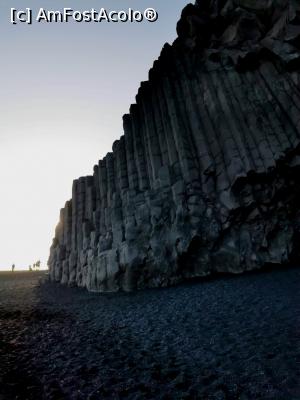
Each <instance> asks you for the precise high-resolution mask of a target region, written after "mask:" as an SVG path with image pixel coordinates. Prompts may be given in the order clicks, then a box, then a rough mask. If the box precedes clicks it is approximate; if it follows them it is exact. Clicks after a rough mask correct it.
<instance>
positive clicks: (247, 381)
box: [0, 268, 300, 400]
mask: <svg viewBox="0 0 300 400" xmlns="http://www.w3.org/2000/svg"><path fill="white" fill-rule="evenodd" d="M299 289H300V272H299V269H298V268H293V269H290V268H288V269H286V270H278V271H276V270H273V271H272V272H271V273H270V272H269V273H267V272H263V273H255V274H254V273H253V274H246V275H241V276H238V277H233V278H228V277H224V278H221V279H218V280H207V281H204V282H201V283H191V284H188V285H187V284H185V285H181V286H178V287H174V288H168V289H155V290H146V291H141V292H136V293H132V294H125V293H118V294H113V295H110V294H105V295H104V294H93V293H88V292H87V291H83V290H80V289H77V288H73V289H70V288H64V287H61V286H60V285H56V284H53V283H48V284H44V285H42V286H40V285H39V284H38V278H37V276H36V275H31V276H30V275H29V274H28V273H19V272H15V273H14V274H11V273H6V274H4V273H0V325H1V329H0V365H1V368H0V398H1V399H3V400H15V399H17V398H19V399H24V400H25V399H27V400H37V399H45V400H59V399H68V400H75V399H76V400H87V399H89V400H99V399H130V400H133V399H157V400H159V399H161V400H163V399H164V400H166V399H178V400H182V399H191V400H194V399H195V400H199V399H200V400H202V399H203V400H220V399H222V400H241V399H243V400H253V399H255V400H297V399H299V397H300V384H299V383H300V369H299V360H300V337H299V332H300V325H299V324H300V308H299V303H300V302H299V300H300V298H299V293H300V290H299Z"/></svg>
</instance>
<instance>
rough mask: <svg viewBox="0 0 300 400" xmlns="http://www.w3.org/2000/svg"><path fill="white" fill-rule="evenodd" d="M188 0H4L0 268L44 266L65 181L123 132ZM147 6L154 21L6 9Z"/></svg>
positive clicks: (0, 20) (65, 194) (0, 24)
mask: <svg viewBox="0 0 300 400" xmlns="http://www.w3.org/2000/svg"><path fill="white" fill-rule="evenodd" d="M187 3H188V0H52V1H49V0H1V5H0V38H1V39H0V53H1V74H0V103H1V104H0V182H1V191H0V195H1V197H0V199H1V200H0V269H7V268H10V267H11V264H12V263H15V264H16V269H21V268H28V265H29V264H32V263H33V262H35V261H37V260H38V259H41V261H42V264H43V265H46V261H47V258H48V253H49V246H50V244H51V241H52V237H53V235H54V229H55V225H56V224H57V222H58V216H59V210H60V208H61V207H63V205H64V203H65V201H66V200H68V199H69V198H70V197H71V188H72V181H73V179H75V178H78V177H79V176H83V175H89V174H92V171H93V165H94V164H96V163H97V162H98V160H99V159H100V158H102V157H103V156H105V154H106V153H107V152H108V151H111V147H112V143H113V141H114V140H115V139H117V138H119V137H120V136H121V135H122V133H123V132H122V115H123V114H125V113H127V112H128V110H129V106H130V104H131V103H132V102H134V98H135V95H136V93H137V89H138V87H139V84H140V82H141V81H143V80H146V79H147V73H148V70H149V68H150V67H151V66H152V63H153V61H154V59H156V58H157V57H158V55H159V53H160V50H161V48H162V46H163V44H164V43H165V42H169V43H171V42H172V41H173V40H174V39H175V37H176V22H177V20H178V19H179V16H180V13H181V10H182V8H183V7H184V6H185V5H186V4H187ZM11 7H14V8H17V9H22V7H23V8H26V7H30V8H32V9H33V11H36V10H38V9H39V8H40V7H43V8H46V9H49V10H60V9H62V8H63V7H72V8H73V9H74V10H88V9H90V8H92V7H94V8H95V9H99V8H101V7H107V9H109V10H112V9H117V10H124V9H125V10H126V9H128V7H131V8H133V9H139V10H144V9H146V8H147V7H153V8H155V9H156V10H157V12H158V13H159V19H158V21H157V22H155V23H148V22H144V23H140V24H138V23H126V24H124V23H123V24H122V23H118V24H114V23H104V22H103V23H101V24H97V23H82V24H78V23H77V24H76V23H69V24H64V23H60V24H59V23H58V24H55V23H53V24H38V23H34V24H32V25H25V24H18V25H12V24H10V22H9V19H10V8H11Z"/></svg>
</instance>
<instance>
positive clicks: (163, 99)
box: [49, 0, 300, 291]
mask: <svg viewBox="0 0 300 400" xmlns="http://www.w3.org/2000/svg"><path fill="white" fill-rule="evenodd" d="M177 32H178V38H177V39H176V40H175V42H174V43H173V45H172V46H170V45H165V47H164V48H163V50H162V52H161V55H160V57H159V59H158V60H157V61H155V63H154V65H153V68H152V69H151V70H150V72H149V80H148V81H147V82H142V84H141V87H140V89H139V91H138V94H137V96H136V104H134V105H132V106H131V108H130V114H128V115H125V116H124V118H123V119H124V136H122V137H121V138H120V140H119V141H116V142H115V143H114V144H113V151H112V153H109V154H107V156H106V157H105V158H104V159H103V160H101V161H99V164H98V165H97V166H95V168H94V174H93V176H88V177H83V178H79V179H78V180H75V181H74V184H73V192H72V199H71V200H70V201H68V202H67V203H66V205H65V207H64V208H63V209H62V210H61V213H60V222H59V224H58V226H57V228H56V232H55V238H54V240H53V244H52V247H51V252H50V257H49V269H50V275H51V279H52V280H55V281H59V282H61V283H64V284H69V285H77V286H80V287H86V288H87V289H88V290H91V291H116V290H119V289H123V290H134V289H142V288H145V287H157V286H167V285H173V284H175V283H178V282H180V281H182V280H184V279H187V278H192V277H200V276H205V275H209V274H212V273H216V272H232V273H240V272H243V271H247V270H253V269H257V268H260V267H262V266H263V265H265V264H266V263H276V264H282V263H288V262H291V261H294V260H299V250H298V247H299V246H298V243H299V238H300V212H299V206H298V205H299V201H300V182H299V171H300V162H299V159H300V157H299V156H300V154H299V153H300V6H299V3H298V2H297V1H284V0H269V1H261V0H259V1H258V0H228V1H216V0H215V1H208V0H201V1H197V2H196V4H195V5H191V4H190V5H188V6H187V7H186V8H185V9H184V10H183V12H182V17H181V19H180V21H179V22H178V25H177Z"/></svg>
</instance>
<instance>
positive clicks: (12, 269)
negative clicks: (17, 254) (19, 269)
mask: <svg viewBox="0 0 300 400" xmlns="http://www.w3.org/2000/svg"><path fill="white" fill-rule="evenodd" d="M15 267H16V266H15V264H13V265H12V266H11V271H12V272H14V270H15Z"/></svg>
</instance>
